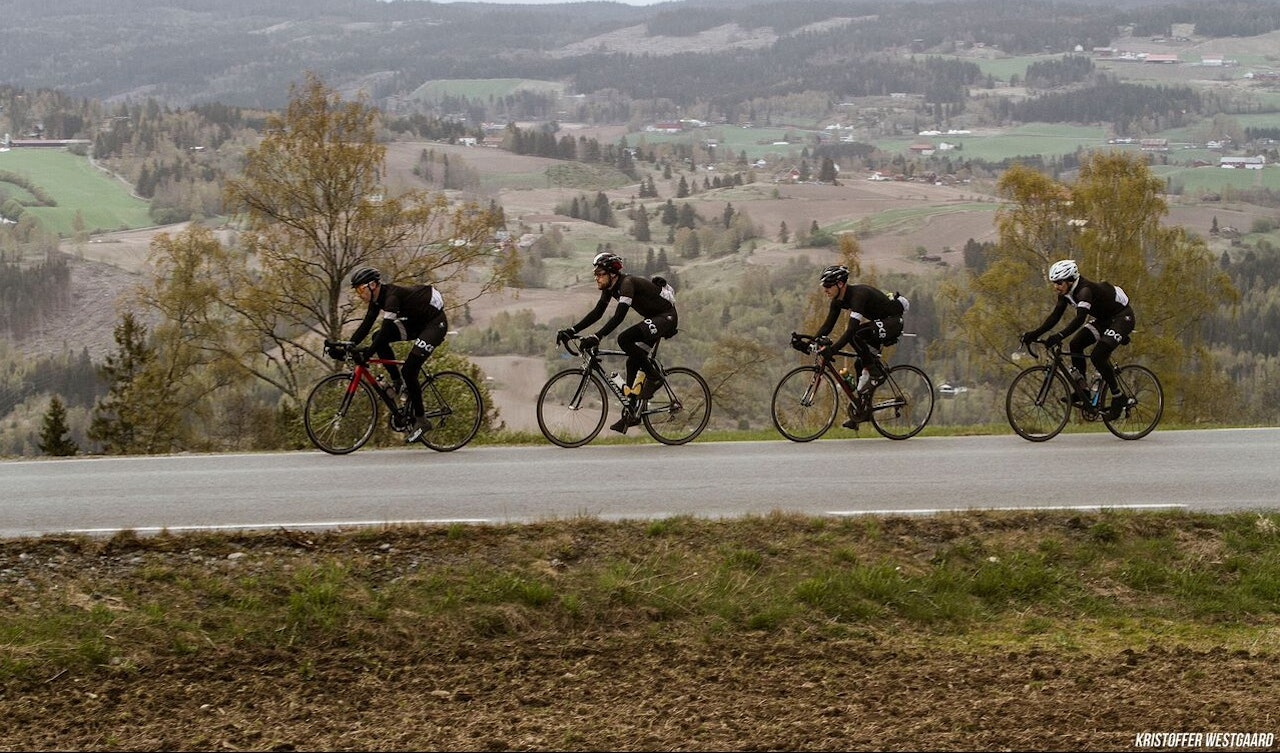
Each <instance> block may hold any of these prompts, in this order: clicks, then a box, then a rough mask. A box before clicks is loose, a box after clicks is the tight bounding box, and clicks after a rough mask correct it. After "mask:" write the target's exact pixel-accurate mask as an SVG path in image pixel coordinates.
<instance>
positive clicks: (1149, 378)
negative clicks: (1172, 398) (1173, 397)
mask: <svg viewBox="0 0 1280 753" xmlns="http://www.w3.org/2000/svg"><path fill="white" fill-rule="evenodd" d="M1116 379H1117V380H1119V382H1120V390H1121V391H1122V392H1123V393H1124V395H1125V397H1127V398H1129V400H1130V401H1131V402H1130V404H1129V406H1128V407H1127V408H1125V409H1124V410H1123V411H1121V413H1120V416H1119V417H1118V418H1113V419H1109V418H1107V417H1106V416H1105V415H1104V416H1103V419H1102V422H1103V423H1104V424H1106V425H1107V430H1108V431H1110V432H1111V433H1112V434H1115V435H1116V436H1117V437H1120V438H1121V439H1142V438H1143V437H1145V436H1147V435H1148V434H1150V433H1151V432H1152V431H1154V430H1155V428H1156V424H1158V423H1160V417H1161V416H1163V415H1164V390H1163V389H1162V388H1161V387H1160V380H1159V379H1157V378H1156V375H1155V374H1154V373H1152V371H1151V369H1148V368H1147V367H1145V366H1137V365H1134V364H1130V365H1128V366H1121V367H1120V368H1118V369H1116Z"/></svg>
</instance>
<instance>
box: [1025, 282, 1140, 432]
mask: <svg viewBox="0 0 1280 753" xmlns="http://www.w3.org/2000/svg"><path fill="white" fill-rule="evenodd" d="M1049 284H1050V285H1052V286H1053V289H1054V291H1055V292H1056V293H1057V294H1058V300H1057V303H1056V305H1055V306H1054V307H1053V311H1051V312H1049V317H1048V318H1047V319H1045V320H1044V323H1043V324H1041V325H1040V326H1039V327H1036V328H1035V329H1033V330H1029V331H1027V332H1024V333H1022V337H1021V338H1020V339H1021V340H1022V344H1023V345H1026V344H1027V343H1031V342H1035V341H1036V340H1038V339H1039V338H1040V336H1041V335H1043V334H1044V333H1045V332H1048V331H1049V330H1051V329H1053V327H1054V325H1056V324H1057V323H1058V321H1059V320H1060V319H1061V318H1062V315H1063V314H1064V313H1066V310H1067V307H1068V306H1074V307H1075V309H1076V315H1075V318H1074V319H1072V320H1071V321H1070V322H1069V323H1068V324H1067V326H1065V327H1063V328H1062V329H1060V330H1058V331H1057V332H1055V333H1053V334H1052V335H1049V337H1047V338H1045V344H1047V345H1049V346H1050V347H1054V346H1056V345H1058V344H1060V343H1061V342H1062V341H1063V340H1065V339H1067V338H1068V337H1071V335H1072V333H1076V335H1075V337H1072V338H1071V342H1070V343H1068V348H1069V349H1070V352H1071V363H1072V370H1073V372H1074V374H1073V375H1074V376H1075V378H1076V385H1075V386H1076V392H1077V394H1076V398H1077V399H1079V400H1083V399H1084V398H1085V397H1086V395H1087V393H1088V390H1089V387H1088V384H1087V382H1086V380H1085V376H1084V374H1085V369H1086V368H1087V364H1086V363H1085V352H1084V351H1085V349H1086V348H1088V347H1089V346H1090V345H1092V346H1093V351H1092V352H1091V353H1090V354H1089V360H1090V361H1092V362H1093V366H1094V368H1096V369H1097V370H1098V374H1099V375H1101V376H1102V379H1103V381H1105V382H1106V383H1107V387H1108V388H1109V389H1110V390H1111V405H1110V406H1109V407H1108V411H1107V415H1108V417H1109V418H1111V419H1115V418H1119V417H1120V413H1121V412H1122V411H1123V410H1124V406H1125V403H1126V402H1127V401H1126V399H1125V397H1124V396H1123V395H1122V394H1121V393H1120V385H1119V383H1117V382H1116V370H1115V368H1114V367H1113V366H1112V365H1111V353H1112V352H1113V351H1114V350H1115V349H1116V348H1118V347H1120V346H1121V345H1124V344H1126V343H1128V342H1129V335H1130V334H1132V332H1133V327H1134V324H1135V320H1134V315H1133V306H1131V305H1130V304H1129V296H1128V295H1127V294H1126V293H1125V292H1124V290H1123V289H1122V288H1121V287H1120V286H1118V285H1112V284H1111V283H1109V282H1105V281H1103V282H1094V281H1093V280H1090V279H1088V278H1086V277H1084V276H1082V275H1081V274H1080V268H1079V266H1078V265H1077V264H1076V263H1075V261H1074V260H1072V259H1062V260H1061V261H1056V262H1054V263H1053V264H1052V265H1051V266H1050V267H1049ZM1090 320H1091V321H1090ZM1077 330H1079V332H1076V331H1077ZM1095 343H1096V344H1095Z"/></svg>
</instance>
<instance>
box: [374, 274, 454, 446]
mask: <svg viewBox="0 0 1280 753" xmlns="http://www.w3.org/2000/svg"><path fill="white" fill-rule="evenodd" d="M351 287H352V288H353V289H354V290H355V291H356V294H357V295H359V296H360V300H362V301H364V302H365V303H367V304H369V309H368V311H366V312H365V315H364V320H363V321H362V322H360V326H359V327H357V328H356V331H355V334H353V335H352V336H351V342H352V343H354V344H356V345H359V344H360V342H361V341H362V340H364V338H365V335H368V334H369V331H370V330H371V329H373V325H374V323H375V322H376V321H377V319H378V317H379V316H381V318H382V327H381V328H379V329H378V331H377V332H376V333H374V335H373V340H372V341H370V343H369V346H368V347H366V348H363V349H361V354H362V356H363V357H364V358H366V359H367V358H369V357H370V356H372V355H374V354H377V356H378V357H379V358H385V359H387V360H391V359H394V358H395V351H394V350H392V348H391V344H392V343H394V342H399V341H401V340H411V341H412V342H413V348H411V349H410V351H409V355H408V356H406V357H405V359H404V370H405V371H407V372H409V373H408V375H407V376H408V378H407V379H405V378H403V377H404V375H403V374H402V373H401V370H400V368H399V367H397V366H395V365H393V364H388V365H387V366H386V369H387V373H388V374H389V375H390V376H391V385H392V387H393V388H395V390H396V391H397V392H400V391H404V393H405V395H406V396H407V397H408V398H409V411H410V413H412V415H413V421H412V423H410V424H409V428H408V431H407V432H406V433H405V441H406V442H416V441H418V440H419V439H421V438H422V433H423V432H424V431H426V430H427V429H428V428H430V427H428V426H427V425H426V423H425V421H424V420H423V418H422V416H423V414H424V413H425V412H426V410H425V409H424V408H423V405H422V384H421V383H420V382H419V381H418V372H420V371H421V370H422V365H423V364H424V363H426V362H427V359H428V358H430V357H431V354H432V353H433V352H435V349H436V348H438V347H440V344H441V343H443V342H444V337H445V335H446V334H447V333H448V331H449V320H448V317H446V316H445V313H444V299H443V298H442V297H441V295H440V291H439V290H436V289H435V287H434V286H432V285H412V286H407V285H393V284H390V283H386V284H384V283H383V282H382V274H381V273H380V272H379V271H378V270H376V269H374V268H373V267H361V268H359V269H357V270H356V271H355V272H353V273H352V274H351Z"/></svg>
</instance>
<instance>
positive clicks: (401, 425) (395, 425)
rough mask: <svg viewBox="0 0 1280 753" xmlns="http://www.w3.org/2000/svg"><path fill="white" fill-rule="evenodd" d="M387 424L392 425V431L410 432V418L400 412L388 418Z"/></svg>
mask: <svg viewBox="0 0 1280 753" xmlns="http://www.w3.org/2000/svg"><path fill="white" fill-rule="evenodd" d="M387 423H389V424H391V430H392V431H396V432H401V433H403V432H406V431H408V430H409V417H408V416H407V415H406V414H403V413H401V412H400V411H395V412H393V413H392V414H391V415H390V416H389V417H388V418H387Z"/></svg>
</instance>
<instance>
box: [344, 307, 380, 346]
mask: <svg viewBox="0 0 1280 753" xmlns="http://www.w3.org/2000/svg"><path fill="white" fill-rule="evenodd" d="M381 310H382V307H381V306H379V305H378V304H377V303H375V302H374V301H369V310H368V311H366V312H364V321H362V322H360V326H359V327H356V331H355V334H353V335H351V343H352V344H353V345H359V344H360V342H361V341H362V340H364V338H365V336H366V335H368V334H369V330H371V329H373V323H374V322H375V321H377V319H378V312H380V311H381Z"/></svg>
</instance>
